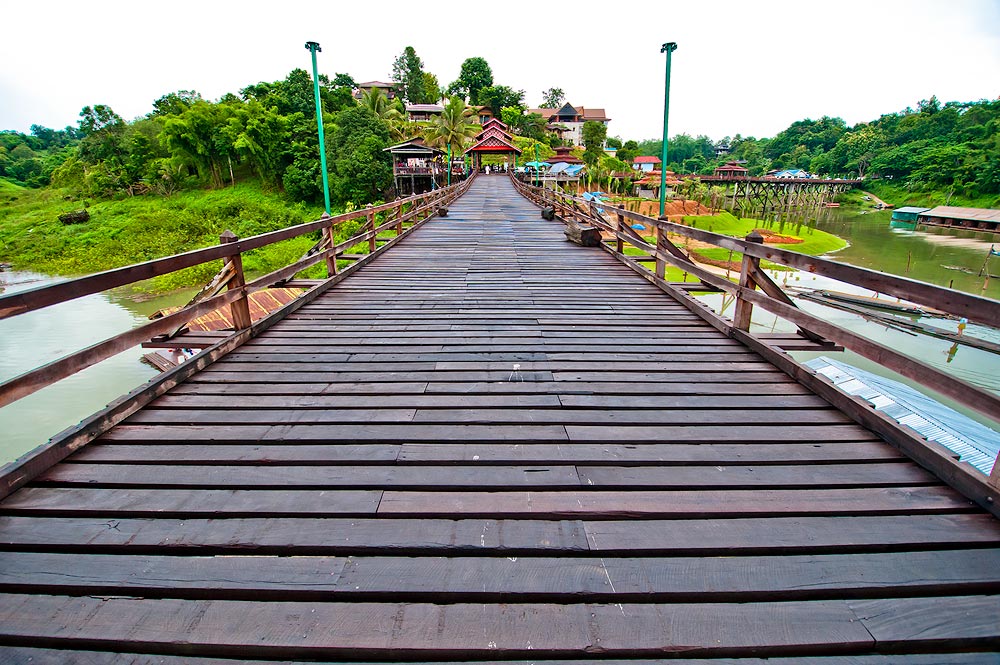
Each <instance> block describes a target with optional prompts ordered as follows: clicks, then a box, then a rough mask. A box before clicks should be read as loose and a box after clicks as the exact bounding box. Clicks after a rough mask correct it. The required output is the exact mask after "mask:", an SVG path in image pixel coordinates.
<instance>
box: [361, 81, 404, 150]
mask: <svg viewBox="0 0 1000 665" xmlns="http://www.w3.org/2000/svg"><path fill="white" fill-rule="evenodd" d="M361 105H362V106H363V107H365V108H366V109H368V110H369V111H371V112H372V113H374V114H375V115H376V116H378V118H379V120H381V121H382V122H384V123H385V124H386V126H387V127H388V128H389V133H390V134H391V135H392V138H393V139H402V138H404V136H405V134H406V129H405V127H406V118H404V117H403V114H402V113H400V111H399V109H398V108H396V107H395V106H393V105H392V104H391V103H390V102H389V99H388V97H386V96H385V93H384V92H382V91H381V90H379V89H378V88H370V89H369V90H366V91H365V92H364V94H363V95H361Z"/></svg>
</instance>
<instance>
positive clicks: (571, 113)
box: [525, 104, 611, 145]
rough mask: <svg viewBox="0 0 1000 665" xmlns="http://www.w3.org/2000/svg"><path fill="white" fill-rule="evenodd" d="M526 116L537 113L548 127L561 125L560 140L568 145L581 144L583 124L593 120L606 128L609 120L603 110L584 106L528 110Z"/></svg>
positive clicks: (566, 105)
mask: <svg viewBox="0 0 1000 665" xmlns="http://www.w3.org/2000/svg"><path fill="white" fill-rule="evenodd" d="M525 113H527V114H531V113H537V114H538V115H540V116H542V117H543V118H545V122H546V123H548V124H549V125H562V126H563V127H565V129H561V128H560V129H559V130H558V131H559V133H560V138H562V140H564V141H567V142H568V143H570V145H582V144H583V123H585V122H587V121H590V120H593V121H594V122H600V123H603V124H604V126H605V127H606V126H607V125H608V123H609V122H611V118H609V117H608V115H607V113H605V112H604V109H597V108H586V107H584V106H573V105H572V104H563V106H562V108H559V109H528V110H526V111H525Z"/></svg>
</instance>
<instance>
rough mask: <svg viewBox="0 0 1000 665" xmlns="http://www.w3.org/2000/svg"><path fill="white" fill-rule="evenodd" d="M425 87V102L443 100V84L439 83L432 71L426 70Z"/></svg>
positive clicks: (434, 102)
mask: <svg viewBox="0 0 1000 665" xmlns="http://www.w3.org/2000/svg"><path fill="white" fill-rule="evenodd" d="M423 89H424V98H423V103H424V104H437V103H438V102H440V101H441V97H443V96H444V95H443V94H442V93H441V84H440V83H438V78H437V77H436V76H434V74H431V73H430V72H424V81H423Z"/></svg>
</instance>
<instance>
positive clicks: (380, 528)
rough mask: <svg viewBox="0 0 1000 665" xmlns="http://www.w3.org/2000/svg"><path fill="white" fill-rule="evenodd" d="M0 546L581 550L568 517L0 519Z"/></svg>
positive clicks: (189, 550)
mask: <svg viewBox="0 0 1000 665" xmlns="http://www.w3.org/2000/svg"><path fill="white" fill-rule="evenodd" d="M0 548H3V549H8V550H10V549H16V550H30V549H37V548H44V549H46V550H53V551H54V550H72V551H91V552H116V551H135V552H141V553H149V552H152V551H157V552H158V553H160V554H162V553H178V554H193V553H203V554H217V553H234V552H235V553H239V554H249V553H253V554H259V555H268V554H275V555H281V556H293V555H307V554H323V555H332V554H341V553H344V554H350V555H352V556H353V555H360V554H363V553H379V552H391V553H399V554H410V553H413V554H418V553H419V554H426V553H428V552H439V553H443V552H451V553H455V554H458V553H461V552H497V553H501V554H504V555H507V554H510V555H517V554H522V553H524V554H527V553H529V552H547V551H552V552H562V553H568V552H582V551H586V550H587V549H589V547H588V544H587V537H586V534H585V532H584V526H583V523H582V522H579V521H573V520H558V521H555V520H492V519H487V520H479V519H469V520H465V519H441V520H438V519H392V520H386V519H370V518H349V519H340V518H290V517H281V518H232V519H205V518H188V519H177V518H162V519H150V518H121V519H118V518H113V519H102V518H100V517H44V518H42V517H18V516H13V517H10V516H8V517H0Z"/></svg>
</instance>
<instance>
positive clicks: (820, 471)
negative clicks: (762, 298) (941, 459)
mask: <svg viewBox="0 0 1000 665" xmlns="http://www.w3.org/2000/svg"><path fill="white" fill-rule="evenodd" d="M0 587H2V588H0V644H3V645H6V646H5V647H4V648H0V662H23V661H25V660H27V659H29V658H30V659H32V661H33V662H36V663H49V662H51V663H57V662H58V663H66V662H88V663H89V662H98V663H126V662H127V663H132V662H143V663H144V662H149V663H153V662H156V663H175V662H178V663H179V662H190V659H191V658H193V657H197V658H209V657H215V658H219V659H220V660H219V661H213V662H235V661H231V660H229V659H248V658H257V659H284V660H294V659H325V660H327V661H347V660H378V659H382V660H420V661H434V660H467V661H499V660H510V659H531V660H532V661H533V662H537V661H539V660H541V661H544V660H568V659H588V660H589V659H620V658H643V657H672V656H684V657H687V658H692V657H697V658H700V659H701V660H699V661H697V662H721V661H719V660H718V659H729V658H734V657H738V658H742V659H746V660H740V661H739V662H746V663H751V662H758V661H757V660H756V659H758V658H765V657H766V658H770V659H771V660H768V661H767V662H769V663H774V662H777V663H783V662H784V663H792V662H795V663H800V662H813V661H812V660H809V658H807V657H816V660H815V662H820V663H846V662H850V663H890V662H900V661H905V662H915V663H921V662H934V663H940V662H955V663H958V662H996V658H997V654H996V653H991V652H993V651H997V650H1000V642H998V638H1000V622H998V620H997V616H1000V599H998V595H997V592H998V591H1000V523H998V522H997V520H995V519H994V518H992V517H991V516H989V515H987V514H985V513H984V512H982V511H981V510H979V509H977V508H976V507H974V506H973V505H971V504H970V503H969V502H968V501H966V500H964V499H963V498H962V497H961V496H959V495H958V494H957V493H956V492H954V491H953V490H951V489H950V488H948V487H946V486H944V485H943V484H942V483H941V482H940V481H939V480H938V479H937V478H935V477H934V476H932V475H931V474H929V473H927V472H926V471H924V470H922V469H921V468H919V467H918V466H916V465H915V464H913V463H912V462H910V461H909V460H908V459H906V458H904V457H903V456H901V454H900V453H899V452H898V451H896V450H895V449H893V448H891V447H890V446H888V445H886V444H885V443H883V442H882V441H880V440H879V439H878V437H877V436H875V435H874V434H872V433H871V432H869V431H867V430H865V429H863V428H861V427H859V426H857V425H856V424H854V423H852V422H850V421H849V420H848V419H847V418H846V417H845V416H844V415H843V414H841V413H840V412H838V411H836V410H834V409H832V408H831V407H830V406H829V405H828V404H827V403H826V402H824V401H823V400H821V399H819V398H818V397H816V396H814V395H812V394H809V393H808V392H807V391H806V390H805V389H804V388H802V387H801V386H800V385H799V384H797V383H795V382H794V381H792V380H790V379H789V378H788V377H787V376H786V375H784V374H782V373H780V372H779V371H777V370H776V369H775V368H774V367H773V366H771V365H770V364H768V363H766V362H764V361H763V360H762V359H761V358H759V357H758V356H756V355H755V354H753V353H751V352H749V351H748V350H747V349H746V348H745V347H743V346H741V345H739V344H738V343H736V342H734V341H732V340H730V339H728V338H726V337H725V336H723V335H721V334H720V333H718V332H717V331H716V330H715V329H713V328H711V327H710V326H709V325H708V324H706V323H704V322H703V321H702V320H701V319H699V318H698V317H696V316H694V315H693V314H691V313H690V312H689V311H688V310H687V309H685V308H684V307H682V306H681V305H679V304H678V303H675V302H674V301H672V300H670V299H669V298H667V297H665V296H664V295H663V294H662V293H660V292H659V291H658V290H656V289H655V288H654V287H653V286H651V285H649V284H647V283H646V282H645V281H643V280H642V279H640V278H638V277H636V276H635V275H633V274H632V273H631V272H629V271H628V269H627V268H625V267H623V266H622V265H621V264H619V263H618V262H617V261H615V259H614V258H613V257H612V256H610V255H609V254H607V253H605V252H603V251H601V250H600V249H584V248H581V247H578V246H576V245H573V244H570V243H568V242H566V241H565V239H564V238H563V234H562V228H561V226H560V225H559V224H557V223H555V222H546V221H543V220H541V219H540V217H539V215H538V210H537V209H536V208H534V207H533V206H531V205H529V204H528V203H526V202H525V201H524V200H523V199H521V198H519V197H518V196H517V195H516V194H515V193H514V192H513V189H512V188H511V186H510V185H509V183H508V182H507V180H506V179H504V178H502V177H489V178H485V177H484V178H480V179H479V180H477V182H476V183H474V185H473V188H472V190H471V191H470V193H469V194H467V195H466V196H465V197H463V198H462V199H461V200H459V201H456V202H455V203H454V204H453V205H452V206H451V209H450V212H449V215H448V217H447V218H445V219H439V220H435V221H434V222H432V223H430V224H428V225H427V226H426V227H424V228H423V229H421V230H419V231H417V232H415V233H414V235H413V236H412V237H411V238H409V239H407V240H406V241H404V242H402V243H401V244H400V245H399V246H398V247H396V248H394V249H393V250H392V251H391V252H390V253H388V254H387V255H385V256H384V257H380V258H379V259H377V260H376V261H375V262H373V264H372V265H371V266H369V267H366V268H364V269H363V270H361V271H359V273H358V274H357V275H355V276H352V277H351V278H350V279H348V280H346V281H345V282H344V283H342V284H341V285H339V286H338V287H337V288H335V289H333V290H331V291H330V292H328V293H327V294H326V295H324V296H322V297H321V298H319V299H318V300H317V301H315V302H314V303H312V304H310V305H308V306H305V307H303V308H302V309H300V310H298V311H297V312H295V313H294V314H292V315H290V316H288V317H287V318H286V319H285V320H284V321H282V322H280V323H278V324H276V325H275V326H273V327H272V328H271V329H270V330H269V331H267V332H266V333H264V334H263V335H261V336H259V337H257V338H256V339H253V340H251V341H250V342H248V343H247V344H245V345H244V346H243V347H241V348H239V349H238V350H236V351H235V352H233V353H231V354H229V355H228V356H227V357H225V358H224V359H223V360H221V361H219V362H216V363H215V364H214V365H212V366H210V367H209V368H208V369H206V370H205V371H202V372H201V373H199V374H197V375H195V376H194V377H193V378H192V379H190V380H188V381H187V382H186V383H183V384H181V385H179V386H177V387H176V388H175V389H173V390H172V391H171V392H170V393H169V394H167V395H165V396H164V397H162V398H160V399H159V400H157V401H155V402H153V403H152V404H150V405H149V406H148V407H147V408H145V409H144V410H142V411H140V412H139V413H137V414H135V415H134V416H133V417H131V418H130V419H129V420H127V421H126V422H124V423H123V424H121V425H119V426H118V427H116V428H114V429H113V430H111V431H110V432H108V433H107V434H106V435H104V436H103V437H102V438H101V439H100V440H99V441H97V442H95V443H93V444H91V445H89V446H87V447H86V448H85V449H83V450H82V451H80V452H79V453H77V454H76V455H74V456H73V457H71V458H69V459H67V460H66V461H65V462H63V463H61V464H58V465H56V466H54V467H52V468H51V469H50V470H48V471H47V472H46V473H44V474H43V475H41V476H40V477H38V478H36V479H35V480H34V481H33V482H32V483H30V484H29V485H28V486H27V487H25V488H23V489H22V490H20V491H18V492H17V493H15V494H13V495H12V496H10V497H8V498H7V499H6V500H5V501H4V502H3V503H2V504H0ZM137 654H145V655H137ZM726 662H732V661H729V660H727V661H726ZM759 662H764V661H759Z"/></svg>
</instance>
